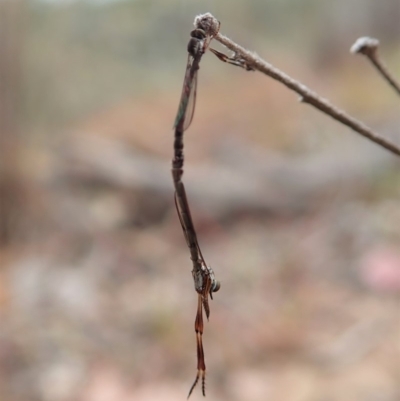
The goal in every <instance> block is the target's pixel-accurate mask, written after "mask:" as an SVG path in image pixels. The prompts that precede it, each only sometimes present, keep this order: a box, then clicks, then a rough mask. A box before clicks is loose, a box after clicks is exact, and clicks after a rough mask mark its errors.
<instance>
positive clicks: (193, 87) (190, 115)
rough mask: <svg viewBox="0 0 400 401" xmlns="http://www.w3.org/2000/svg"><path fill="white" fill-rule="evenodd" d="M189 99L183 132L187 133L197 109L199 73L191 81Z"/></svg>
mask: <svg viewBox="0 0 400 401" xmlns="http://www.w3.org/2000/svg"><path fill="white" fill-rule="evenodd" d="M189 85H190V87H189V99H188V101H187V107H186V113H185V117H184V122H183V130H184V131H186V130H187V129H188V128H189V125H190V124H191V123H192V120H193V116H194V109H195V108H196V93H197V71H196V72H195V73H194V75H193V78H192V79H189Z"/></svg>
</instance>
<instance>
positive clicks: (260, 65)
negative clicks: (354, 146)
mask: <svg viewBox="0 0 400 401" xmlns="http://www.w3.org/2000/svg"><path fill="white" fill-rule="evenodd" d="M215 40H217V41H218V42H220V43H221V44H223V45H224V46H226V47H227V48H228V49H230V50H231V51H233V52H234V55H235V56H234V60H235V59H238V60H240V61H241V63H243V65H245V66H247V68H246V69H251V70H257V71H260V72H262V73H264V74H266V75H268V76H270V77H271V78H273V79H275V80H277V81H279V82H281V83H282V84H284V85H285V86H286V87H288V88H289V89H291V90H293V91H295V92H296V93H298V94H299V95H300V101H302V102H304V103H308V104H310V105H312V106H314V107H315V108H317V109H318V110H320V111H322V112H323V113H325V114H327V115H329V116H331V117H332V118H334V119H335V120H337V121H339V122H341V123H342V124H344V125H346V126H348V127H350V128H351V129H352V130H354V131H355V132H358V133H359V134H361V135H362V136H364V137H366V138H368V139H370V140H371V141H373V142H375V143H377V144H378V145H380V146H382V147H384V148H385V149H387V150H389V151H390V152H392V153H394V154H395V155H397V156H400V147H399V146H397V145H396V144H394V143H393V142H391V141H390V140H388V139H386V138H384V137H382V136H381V135H379V134H377V133H375V132H374V131H373V130H372V129H371V128H369V127H368V126H367V125H365V124H363V123H362V122H361V121H359V120H357V119H355V118H354V117H351V116H350V115H348V114H347V113H346V112H345V111H343V110H341V109H339V108H337V107H336V106H334V105H333V104H331V103H330V102H329V101H328V100H327V99H324V98H322V97H320V96H319V95H318V94H317V93H315V92H313V91H311V90H310V89H309V88H308V87H307V86H305V85H303V84H301V83H300V82H298V81H296V80H295V79H293V78H291V77H290V76H289V75H287V74H285V73H283V72H282V71H280V70H279V69H277V68H276V67H274V66H272V65H271V64H269V63H267V62H266V61H265V60H263V59H262V58H261V57H260V56H258V55H257V54H256V53H254V52H251V51H249V50H246V49H245V48H244V47H242V46H240V45H238V44H237V43H235V42H234V41H233V40H231V39H229V38H228V37H226V36H224V35H222V34H221V33H218V34H217V35H216V36H215Z"/></svg>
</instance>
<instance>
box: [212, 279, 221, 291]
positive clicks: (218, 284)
mask: <svg viewBox="0 0 400 401" xmlns="http://www.w3.org/2000/svg"><path fill="white" fill-rule="evenodd" d="M220 288H221V283H220V282H219V281H214V283H213V286H212V288H211V291H212V292H217V291H218V290H219V289H220Z"/></svg>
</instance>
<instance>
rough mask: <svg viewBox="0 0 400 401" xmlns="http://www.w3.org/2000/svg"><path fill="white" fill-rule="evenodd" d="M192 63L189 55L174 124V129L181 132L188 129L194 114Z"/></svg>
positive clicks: (193, 73) (195, 84)
mask: <svg viewBox="0 0 400 401" xmlns="http://www.w3.org/2000/svg"><path fill="white" fill-rule="evenodd" d="M193 62H194V58H193V56H192V55H190V54H189V55H188V60H187V63H186V72H185V79H184V80H183V87H182V94H181V100H180V102H179V109H178V114H177V115H176V118H175V123H174V128H180V129H181V130H182V131H184V130H186V129H187V128H188V127H189V125H190V123H191V122H192V119H193V114H194V106H195V104H194V103H195V101H196V87H197V71H195V72H192V66H193ZM193 92H194V93H193ZM193 97H194V99H193Z"/></svg>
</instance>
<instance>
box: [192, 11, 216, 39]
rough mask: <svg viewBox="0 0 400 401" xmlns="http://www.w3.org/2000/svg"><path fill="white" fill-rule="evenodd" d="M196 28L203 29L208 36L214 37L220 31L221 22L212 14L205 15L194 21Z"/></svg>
mask: <svg viewBox="0 0 400 401" xmlns="http://www.w3.org/2000/svg"><path fill="white" fill-rule="evenodd" d="M194 26H195V27H196V28H200V29H203V30H204V32H205V33H206V34H207V35H209V36H212V37H214V36H215V35H216V34H217V33H218V31H219V26H220V22H219V21H218V20H217V19H216V18H215V17H214V16H213V15H212V14H210V13H205V14H200V15H198V16H197V17H196V18H195V19H194Z"/></svg>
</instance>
